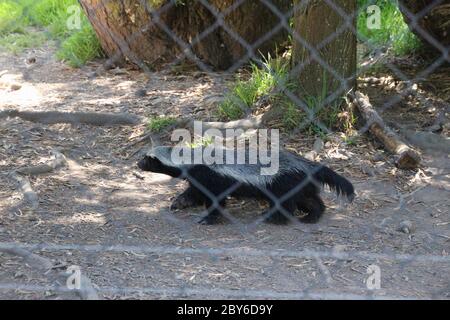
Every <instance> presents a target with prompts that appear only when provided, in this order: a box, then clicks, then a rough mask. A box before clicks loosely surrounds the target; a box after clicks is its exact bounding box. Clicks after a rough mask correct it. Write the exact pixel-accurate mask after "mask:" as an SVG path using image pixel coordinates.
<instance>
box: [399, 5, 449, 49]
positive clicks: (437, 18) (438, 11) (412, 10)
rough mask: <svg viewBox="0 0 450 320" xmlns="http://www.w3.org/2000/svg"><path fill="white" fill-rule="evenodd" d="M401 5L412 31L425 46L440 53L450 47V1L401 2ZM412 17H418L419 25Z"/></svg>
mask: <svg viewBox="0 0 450 320" xmlns="http://www.w3.org/2000/svg"><path fill="white" fill-rule="evenodd" d="M399 5H400V10H401V11H402V13H403V17H404V18H405V21H406V23H407V24H408V25H409V27H410V29H411V30H412V31H413V32H414V33H415V34H416V35H417V36H418V37H419V38H420V39H422V40H423V42H424V43H425V44H427V45H428V46H429V47H430V48H433V49H434V50H438V51H442V50H439V49H440V48H439V47H441V49H442V47H444V48H447V49H448V48H449V47H450V0H441V1H437V0H419V1H418V0H400V1H399ZM411 15H418V16H417V17H418V20H417V25H415V24H413V22H412V19H411V18H412V17H411ZM417 26H419V28H417Z"/></svg>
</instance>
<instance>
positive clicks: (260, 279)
mask: <svg viewBox="0 0 450 320" xmlns="http://www.w3.org/2000/svg"><path fill="white" fill-rule="evenodd" d="M53 53H54V49H53V48H52V47H51V46H47V47H44V48H42V49H38V50H29V51H27V52H25V53H23V54H22V55H20V56H12V55H10V54H8V53H1V54H0V75H1V78H0V80H1V84H2V86H0V107H1V110H5V109H11V108H16V109H20V110H35V111H36V110H40V111H45V110H58V111H95V112H128V113H132V114H136V115H140V116H150V115H159V114H164V115H167V114H169V113H170V114H171V115H174V116H191V117H194V118H196V119H209V118H210V116H211V112H210V110H211V105H213V104H214V102H215V101H217V97H220V96H221V95H223V92H224V90H225V88H226V81H227V80H228V79H230V76H229V75H220V74H216V75H204V74H201V73H195V72H194V73H189V74H188V75H185V76H176V75H173V74H171V73H154V74H150V75H144V74H142V73H139V72H137V71H132V70H124V69H121V70H119V71H118V70H115V71H109V72H106V73H104V74H102V75H99V76H96V77H92V73H93V71H95V70H96V69H97V68H98V67H99V63H95V62H94V63H91V64H89V65H87V66H85V67H83V68H82V69H71V68H69V67H67V66H66V65H64V64H63V63H61V62H57V61H56V60H54V58H53ZM30 56H32V57H35V58H36V62H35V63H33V64H31V65H29V64H27V62H26V59H27V58H29V57H30ZM12 84H17V85H18V86H16V87H12V86H11V85H12ZM19 87H20V88H19ZM141 89H145V90H146V94H145V96H144V97H141V96H139V94H137V92H139V90H141ZM392 110H394V109H391V111H392ZM0 123H1V126H0V243H1V244H8V243H9V244H10V243H15V246H16V247H19V244H21V245H22V247H23V246H26V245H30V244H41V245H42V246H41V247H40V248H38V249H33V248H28V249H29V250H30V251H33V252H34V253H35V254H37V255H39V256H40V257H44V258H46V259H49V260H50V261H51V262H52V263H53V268H52V270H50V271H47V272H40V271H39V270H37V269H36V268H35V267H33V265H32V264H29V263H26V262H24V261H23V260H22V259H21V258H19V257H17V256H14V255H8V254H6V253H0V298H3V299H61V298H69V299H78V298H79V296H78V295H77V294H75V293H74V292H62V291H60V290H59V289H58V288H57V287H58V286H64V285H65V279H64V278H63V279H61V278H58V279H56V280H55V277H53V276H52V275H53V274H56V273H58V272H64V271H65V270H66V269H67V268H68V267H69V266H73V265H75V266H79V267H80V268H81V272H82V274H83V275H85V276H86V277H88V278H89V279H90V280H91V282H92V283H93V287H94V288H95V290H96V291H97V293H98V295H99V296H100V297H101V298H105V299H130V298H131V299H134V298H138V299H142V298H156V299H161V298H172V297H176V298H203V297H205V298H248V297H251V298H262V299H264V298H318V299H326V298H367V297H375V298H383V297H394V298H432V297H433V298H443V299H446V298H447V299H448V298H449V297H450V256H449V251H450V213H449V202H450V192H449V191H450V183H449V182H450V181H449V173H450V163H449V159H448V155H446V154H442V153H436V154H428V153H424V154H423V166H422V167H421V168H420V170H419V171H399V170H397V169H396V168H395V166H394V165H393V159H392V157H391V156H389V155H388V154H386V153H384V152H383V151H382V149H381V148H380V147H379V145H377V144H376V143H375V142H374V141H372V140H371V139H370V138H368V137H366V136H361V137H359V138H358V139H357V140H356V143H355V144H354V145H348V144H344V143H343V142H342V141H341V140H339V138H338V137H339V135H338V134H336V135H335V136H334V138H332V139H331V142H329V143H327V144H326V145H325V148H324V149H323V150H322V151H321V152H320V154H319V157H318V160H320V161H322V162H324V163H327V164H328V165H330V166H331V167H332V168H333V169H335V170H336V171H338V172H340V173H342V174H344V175H345V176H346V177H348V178H349V179H350V180H351V181H352V182H353V183H354V185H355V187H356V190H357V194H358V196H357V198H356V199H355V201H354V203H352V204H346V203H342V202H339V201H336V199H335V197H334V196H333V195H332V194H330V193H328V192H325V195H324V196H325V199H326V203H327V206H328V211H327V214H326V215H325V217H324V218H323V219H322V220H321V221H320V222H319V223H318V224H317V225H302V224H291V225H289V226H274V225H269V224H264V223H255V221H256V220H257V218H259V212H260V211H261V209H260V208H259V206H261V204H259V203H252V202H249V201H247V202H239V201H232V202H231V203H230V205H229V211H230V213H231V214H232V215H233V216H234V217H235V218H236V221H235V222H234V223H223V224H220V225H215V226H202V225H198V224H197V223H196V220H197V219H198V217H199V216H200V215H201V213H202V212H201V209H198V210H183V211H181V212H176V213H172V212H170V211H169V209H168V207H169V205H170V200H171V199H172V198H173V197H174V196H175V195H176V194H177V193H179V192H180V191H181V190H182V189H183V186H184V185H183V183H182V182H178V181H174V180H170V179H168V178H167V177H165V176H162V175H158V174H146V173H145V174H144V173H140V172H138V171H137V169H136V161H137V159H138V158H137V156H133V153H134V152H135V151H136V148H137V147H136V148H135V147H133V146H130V143H132V142H133V141H134V139H135V138H136V137H138V136H139V135H140V134H142V133H143V131H144V126H143V125H142V126H137V127H127V126H124V127H91V126H87V125H73V126H72V125H41V124H36V123H31V122H26V121H23V120H20V119H17V118H8V119H0ZM313 142H314V138H313V137H304V136H301V135H297V136H295V137H288V138H286V144H287V145H289V146H290V147H292V148H295V149H296V150H297V151H298V152H299V153H305V152H307V151H310V150H311V148H312V145H313ZM54 149H58V150H60V151H61V152H62V153H63V154H64V155H65V156H66V158H67V161H68V164H67V166H65V167H63V168H61V169H58V170H57V171H55V172H53V173H49V174H45V175H39V176H35V177H30V178H29V180H30V184H31V187H32V189H33V190H34V191H35V192H36V194H37V196H38V199H39V200H38V201H39V206H38V207H37V208H35V209H31V208H30V206H27V205H26V204H22V201H23V192H21V191H20V190H19V189H18V187H17V183H16V182H15V181H14V179H12V178H11V175H10V173H11V172H12V171H13V170H15V169H17V168H20V167H22V166H27V165H36V164H39V163H43V162H46V161H48V159H50V158H51V153H50V152H51V150H54ZM405 226H407V228H405ZM402 227H403V229H402ZM407 229H408V230H407ZM371 265H376V266H378V267H379V268H380V272H381V288H380V289H377V290H369V289H368V288H367V284H366V281H367V279H368V277H369V276H370V274H368V267H369V266H371Z"/></svg>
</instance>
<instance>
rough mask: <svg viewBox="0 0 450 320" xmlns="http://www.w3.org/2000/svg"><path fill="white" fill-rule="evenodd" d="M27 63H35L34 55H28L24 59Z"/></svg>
mask: <svg viewBox="0 0 450 320" xmlns="http://www.w3.org/2000/svg"><path fill="white" fill-rule="evenodd" d="M26 63H27V64H33V63H36V57H30V58H28V59H27V60H26Z"/></svg>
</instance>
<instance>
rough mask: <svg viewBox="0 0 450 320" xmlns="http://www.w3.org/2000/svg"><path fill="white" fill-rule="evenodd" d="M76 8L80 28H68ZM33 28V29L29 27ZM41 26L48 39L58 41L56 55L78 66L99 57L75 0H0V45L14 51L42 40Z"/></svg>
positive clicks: (85, 19)
mask: <svg viewBox="0 0 450 320" xmlns="http://www.w3.org/2000/svg"><path fill="white" fill-rule="evenodd" d="M71 8H79V9H80V10H79V12H80V14H81V15H80V17H81V19H80V27H79V28H74V29H72V28H69V26H68V23H67V22H68V21H69V19H70V18H71V17H73V15H74V11H73V10H69V9H71ZM31 27H35V28H31ZM36 27H37V28H38V29H44V30H45V31H46V33H47V34H48V35H49V37H50V38H52V39H56V40H58V42H59V43H61V46H60V48H59V49H58V52H57V57H58V58H59V59H61V60H65V61H67V62H68V64H69V65H71V66H74V67H79V66H81V65H83V64H85V63H86V62H87V61H89V60H92V59H94V58H96V57H100V56H102V50H101V48H100V44H99V41H98V39H97V37H96V35H95V33H94V31H93V29H92V26H91V25H90V23H89V21H88V20H87V18H86V17H85V15H84V13H83V11H82V10H81V8H80V6H79V4H78V1H77V0H16V1H12V0H0V46H1V47H3V48H5V49H6V50H8V51H11V52H13V53H15V54H17V53H20V52H21V51H23V50H24V49H26V48H29V47H38V46H40V45H42V43H43V42H45V39H44V38H43V37H42V34H43V33H42V32H36Z"/></svg>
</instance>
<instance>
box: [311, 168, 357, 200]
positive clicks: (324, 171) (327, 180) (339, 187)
mask: <svg viewBox="0 0 450 320" xmlns="http://www.w3.org/2000/svg"><path fill="white" fill-rule="evenodd" d="M314 178H316V179H317V181H319V182H321V183H322V184H326V185H328V186H329V187H330V188H331V189H332V190H335V191H336V193H337V194H338V196H342V195H344V196H346V197H347V199H348V200H349V201H350V202H351V201H352V200H353V199H354V198H355V189H354V188H353V185H352V183H351V182H350V181H348V180H347V179H346V178H344V177H343V176H341V175H339V174H337V173H336V172H334V171H333V170H331V169H330V168H327V167H325V166H322V167H321V168H320V169H319V171H317V172H316V173H315V174H314Z"/></svg>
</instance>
